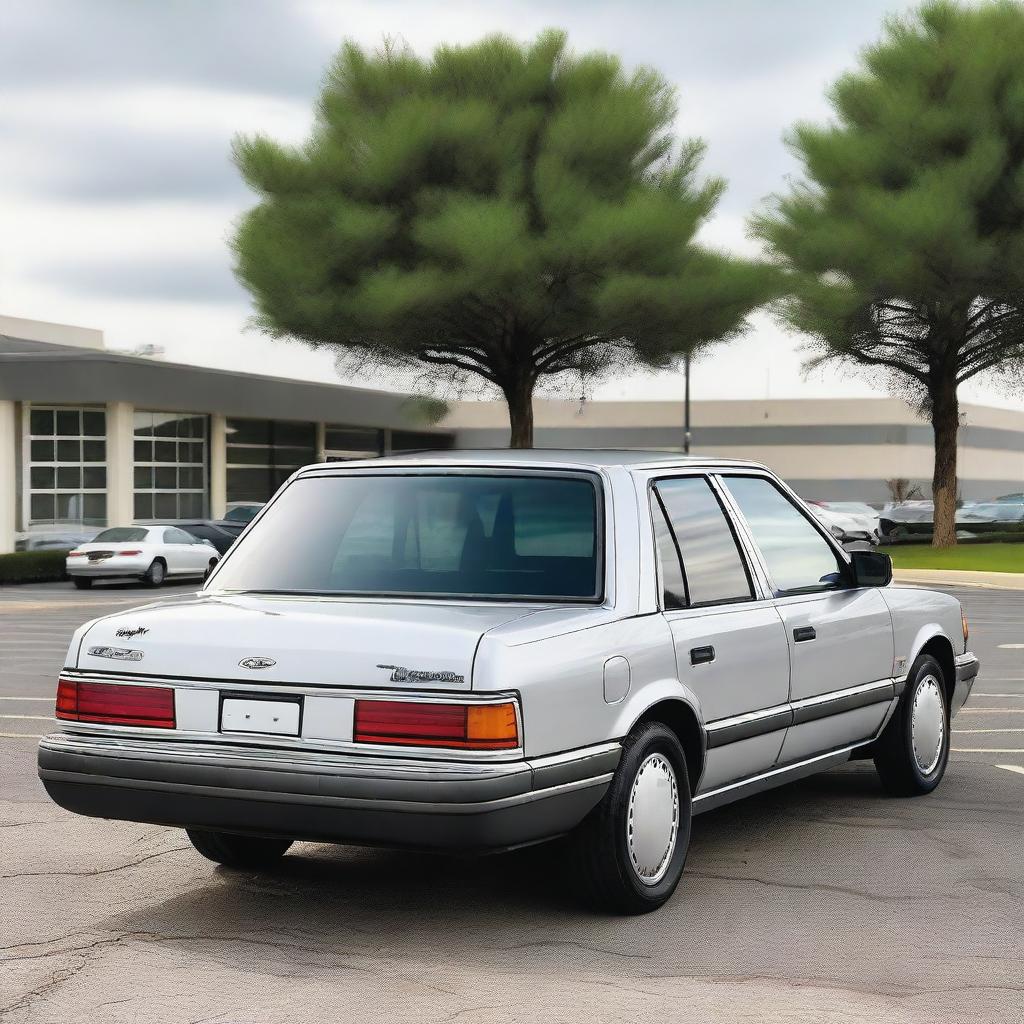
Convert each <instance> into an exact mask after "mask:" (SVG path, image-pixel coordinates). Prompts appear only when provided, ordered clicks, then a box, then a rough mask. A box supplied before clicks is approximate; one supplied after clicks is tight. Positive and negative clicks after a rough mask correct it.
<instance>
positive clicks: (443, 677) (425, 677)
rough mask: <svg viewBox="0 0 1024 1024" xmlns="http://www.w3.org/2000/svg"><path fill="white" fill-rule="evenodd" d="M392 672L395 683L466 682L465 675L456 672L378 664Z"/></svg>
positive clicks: (392, 679) (379, 666)
mask: <svg viewBox="0 0 1024 1024" xmlns="http://www.w3.org/2000/svg"><path fill="white" fill-rule="evenodd" d="M377 668H382V669H385V670H387V671H389V672H390V673H391V682H393V683H460V684H461V683H464V682H465V681H466V677H465V676H460V675H459V674H458V673H456V672H431V671H429V670H424V669H416V668H406V667H405V666H404V665H378V666H377Z"/></svg>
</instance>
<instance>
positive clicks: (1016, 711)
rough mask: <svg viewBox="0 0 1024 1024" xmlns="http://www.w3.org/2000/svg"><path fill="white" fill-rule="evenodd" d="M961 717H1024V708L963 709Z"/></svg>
mask: <svg viewBox="0 0 1024 1024" xmlns="http://www.w3.org/2000/svg"><path fill="white" fill-rule="evenodd" d="M960 714H961V715H1024V708H961V710H960Z"/></svg>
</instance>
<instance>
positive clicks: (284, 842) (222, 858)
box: [185, 828, 292, 868]
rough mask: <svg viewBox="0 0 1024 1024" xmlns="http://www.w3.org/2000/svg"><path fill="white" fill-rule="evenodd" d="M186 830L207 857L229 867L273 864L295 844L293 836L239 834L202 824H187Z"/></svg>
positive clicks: (194, 844)
mask: <svg viewBox="0 0 1024 1024" xmlns="http://www.w3.org/2000/svg"><path fill="white" fill-rule="evenodd" d="M185 833H186V835H187V836H188V838H189V840H190V841H191V843H192V845H193V846H194V847H195V848H196V849H197V850H198V851H199V852H200V853H201V854H202V855H203V856H204V857H205V858H206V859H207V860H212V861H214V862H215V863H217V864H223V865H224V866H225V867H227V868H269V867H273V865H274V864H276V863H277V862H278V861H279V860H280V859H281V858H282V857H283V856H284V855H285V854H286V853H287V852H288V847H290V846H291V845H292V841H291V840H290V839H274V838H268V837H264V836H236V835H233V834H232V833H230V832H211V831H208V830H207V829H200V828H187V829H185Z"/></svg>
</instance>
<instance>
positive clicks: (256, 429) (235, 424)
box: [227, 419, 270, 444]
mask: <svg viewBox="0 0 1024 1024" xmlns="http://www.w3.org/2000/svg"><path fill="white" fill-rule="evenodd" d="M227 435H228V443H229V444H230V443H232V442H234V443H236V444H270V420H234V419H230V420H228V421H227Z"/></svg>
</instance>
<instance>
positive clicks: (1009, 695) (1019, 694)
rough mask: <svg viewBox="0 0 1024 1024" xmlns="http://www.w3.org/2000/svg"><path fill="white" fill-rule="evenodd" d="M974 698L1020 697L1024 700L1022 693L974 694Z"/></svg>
mask: <svg viewBox="0 0 1024 1024" xmlns="http://www.w3.org/2000/svg"><path fill="white" fill-rule="evenodd" d="M974 696H975V697H1020V698H1024V693H976V694H974Z"/></svg>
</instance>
